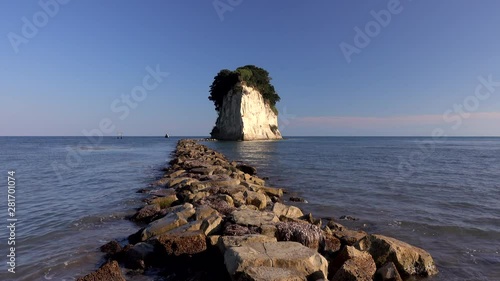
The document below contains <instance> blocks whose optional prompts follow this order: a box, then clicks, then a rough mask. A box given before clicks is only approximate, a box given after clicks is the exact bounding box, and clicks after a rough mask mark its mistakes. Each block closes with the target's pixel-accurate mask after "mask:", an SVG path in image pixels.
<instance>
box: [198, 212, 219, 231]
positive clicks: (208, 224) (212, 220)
mask: <svg viewBox="0 0 500 281" xmlns="http://www.w3.org/2000/svg"><path fill="white" fill-rule="evenodd" d="M221 227H222V217H221V216H220V215H219V214H213V215H211V216H209V217H208V218H205V219H204V220H203V222H202V223H201V230H202V231H203V233H205V235H212V234H214V233H217V232H218V231H219V230H220V229H221Z"/></svg>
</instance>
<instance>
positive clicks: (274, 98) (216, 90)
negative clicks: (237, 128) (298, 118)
mask: <svg viewBox="0 0 500 281" xmlns="http://www.w3.org/2000/svg"><path fill="white" fill-rule="evenodd" d="M271 79H272V78H271V77H270V76H269V72H267V71H266V70H265V69H262V68H260V67H257V66H255V65H245V66H242V67H238V68H237V69H236V70H235V71H231V70H229V69H223V70H221V71H219V73H218V74H217V76H215V77H214V81H213V83H212V85H210V96H209V97H208V99H209V100H211V101H213V102H214V105H215V110H217V112H219V111H220V109H221V107H222V102H223V100H224V97H225V96H226V95H227V94H228V93H229V92H230V91H231V90H233V91H240V90H241V85H242V84H244V85H246V86H249V87H253V88H255V89H257V90H258V91H259V92H260V94H261V95H262V97H263V98H264V100H265V101H266V102H267V103H268V104H269V105H270V106H271V109H272V110H273V111H274V113H276V114H277V113H278V111H277V110H276V107H275V105H276V103H277V102H279V101H280V96H279V95H278V93H276V90H275V89H274V86H273V85H271Z"/></svg>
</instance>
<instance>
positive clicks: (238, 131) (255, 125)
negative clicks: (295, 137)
mask: <svg viewBox="0 0 500 281" xmlns="http://www.w3.org/2000/svg"><path fill="white" fill-rule="evenodd" d="M242 89H243V90H242V91H241V92H230V93H229V94H228V95H227V96H225V97H224V101H223V103H222V108H221V110H220V112H219V118H217V122H216V124H215V125H216V126H217V128H218V133H216V134H214V135H213V137H214V138H217V139H221V140H274V139H282V137H281V133H280V131H279V130H278V116H277V115H276V114H275V113H274V112H273V110H272V109H271V106H270V105H269V104H267V103H266V102H265V101H264V98H263V97H262V95H261V94H260V93H259V91H257V90H255V89H254V88H252V87H247V86H245V85H242Z"/></svg>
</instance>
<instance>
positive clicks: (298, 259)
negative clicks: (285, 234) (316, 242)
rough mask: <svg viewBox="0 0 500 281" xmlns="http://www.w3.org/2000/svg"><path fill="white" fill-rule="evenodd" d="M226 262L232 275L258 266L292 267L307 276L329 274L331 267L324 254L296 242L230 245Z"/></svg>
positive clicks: (300, 274)
mask: <svg viewBox="0 0 500 281" xmlns="http://www.w3.org/2000/svg"><path fill="white" fill-rule="evenodd" d="M224 262H225V264H226V268H227V271H228V272H229V274H230V275H231V276H233V277H234V276H237V275H238V274H241V273H245V272H246V271H247V269H249V268H256V267H276V268H283V269H289V270H293V271H296V272H297V274H299V275H298V276H299V277H302V278H304V279H305V277H306V276H308V275H310V274H313V273H315V272H318V271H320V272H322V273H323V276H326V274H327V269H328V262H327V261H326V259H325V258H324V257H323V256H321V255H320V254H318V253H317V252H316V251H315V250H312V249H309V248H307V247H305V246H303V245H301V244H299V243H297V242H265V243H248V244H245V245H243V246H241V247H230V248H229V249H227V251H226V252H225V254H224Z"/></svg>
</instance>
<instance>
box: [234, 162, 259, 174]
mask: <svg viewBox="0 0 500 281" xmlns="http://www.w3.org/2000/svg"><path fill="white" fill-rule="evenodd" d="M236 169H238V170H240V171H242V172H243V173H246V174H249V175H251V176H253V175H255V174H257V169H256V168H255V167H252V166H250V165H246V164H238V165H236Z"/></svg>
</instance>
